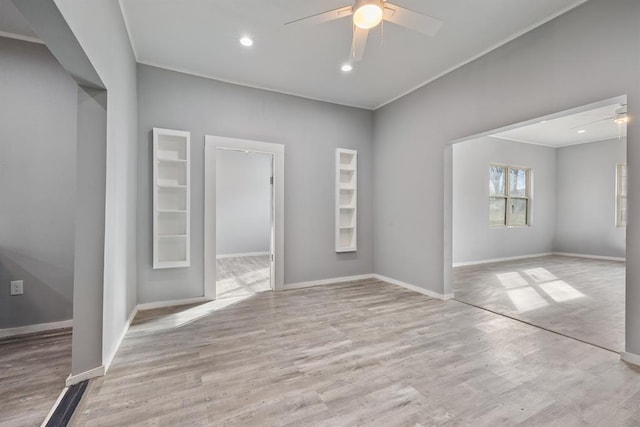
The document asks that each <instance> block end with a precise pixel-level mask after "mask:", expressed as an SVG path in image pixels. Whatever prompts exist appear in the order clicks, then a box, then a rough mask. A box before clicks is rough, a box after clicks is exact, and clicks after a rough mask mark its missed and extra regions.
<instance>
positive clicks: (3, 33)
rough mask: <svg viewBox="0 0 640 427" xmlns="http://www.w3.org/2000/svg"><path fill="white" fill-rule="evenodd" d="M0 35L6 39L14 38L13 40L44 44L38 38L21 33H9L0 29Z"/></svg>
mask: <svg viewBox="0 0 640 427" xmlns="http://www.w3.org/2000/svg"><path fill="white" fill-rule="evenodd" d="M0 37H6V38H8V39H15V40H22V41H23V42H29V43H38V44H45V43H44V42H43V41H42V40H40V39H39V38H37V37H31V36H23V35H22V34H16V33H9V32H6V31H0Z"/></svg>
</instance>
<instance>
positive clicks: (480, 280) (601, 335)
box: [453, 256, 625, 352]
mask: <svg viewBox="0 0 640 427" xmlns="http://www.w3.org/2000/svg"><path fill="white" fill-rule="evenodd" d="M453 277H454V278H453V289H454V296H455V299H457V300H459V301H464V302H468V303H470V304H473V305H476V306H479V307H483V308H487V309H489V310H492V311H495V312H497V313H500V314H505V315H507V316H510V317H513V318H516V319H520V320H523V321H525V322H528V323H531V324H533V325H536V326H540V327H543V328H546V329H549V330H552V331H555V332H558V333H561V334H564V335H567V336H570V337H573V338H577V339H580V340H583V341H586V342H588V343H592V344H595V345H598V346H601V347H605V348H608V349H611V350H614V351H618V352H621V351H623V350H624V313H625V307H624V301H625V282H624V281H625V264H624V262H619V261H606V260H597V259H587V258H575V257H566V256H546V257H538V258H527V259H522V260H515V261H507V262H499V263H492V264H482V265H475V266H468V267H457V268H455V269H454V275H453Z"/></svg>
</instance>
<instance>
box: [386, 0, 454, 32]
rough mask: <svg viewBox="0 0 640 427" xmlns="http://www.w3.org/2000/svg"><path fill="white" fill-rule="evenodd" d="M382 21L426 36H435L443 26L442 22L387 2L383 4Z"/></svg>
mask: <svg viewBox="0 0 640 427" xmlns="http://www.w3.org/2000/svg"><path fill="white" fill-rule="evenodd" d="M384 19H385V21H389V22H392V23H394V24H397V25H401V26H403V27H407V28H409V29H411V30H414V31H417V32H419V33H422V34H425V35H427V36H435V35H436V34H437V33H438V31H440V28H442V26H443V25H444V22H442V21H441V20H439V19H436V18H433V17H431V16H428V15H423V14H421V13H418V12H414V11H413V10H409V9H405V8H404V7H400V6H396V5H395V4H391V3H389V2H385V3H384Z"/></svg>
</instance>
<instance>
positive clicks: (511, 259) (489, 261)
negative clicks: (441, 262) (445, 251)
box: [453, 252, 555, 268]
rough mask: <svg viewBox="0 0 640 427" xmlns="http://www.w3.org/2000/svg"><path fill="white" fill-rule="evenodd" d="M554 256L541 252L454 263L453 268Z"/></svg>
mask: <svg viewBox="0 0 640 427" xmlns="http://www.w3.org/2000/svg"><path fill="white" fill-rule="evenodd" d="M549 255H555V254H554V253H553V252H543V253H538V254H530V255H518V256H510V257H506V258H489V259H481V260H477V261H465V262H454V263H453V267H454V268H455V267H467V266H469V265H481V264H491V263H494V262H504V261H515V260H518V259H526V258H539V257H543V256H549Z"/></svg>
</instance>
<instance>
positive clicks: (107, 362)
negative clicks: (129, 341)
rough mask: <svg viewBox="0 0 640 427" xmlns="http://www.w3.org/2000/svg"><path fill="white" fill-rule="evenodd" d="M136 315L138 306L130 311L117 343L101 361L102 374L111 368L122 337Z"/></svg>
mask: <svg viewBox="0 0 640 427" xmlns="http://www.w3.org/2000/svg"><path fill="white" fill-rule="evenodd" d="M136 314H138V306H137V305H136V306H135V307H134V308H133V311H131V314H130V315H129V318H128V319H127V322H126V323H125V324H124V326H123V327H122V332H120V337H119V338H118V341H116V345H115V346H114V347H113V351H112V352H111V354H109V355H108V356H107V357H106V359H105V360H103V361H102V365H103V366H104V373H105V374H106V373H107V371H108V370H109V367H111V363H112V362H113V359H114V357H116V353H117V352H118V349H119V348H120V345H121V344H122V340H123V339H124V336H125V335H127V332H128V331H129V326H131V322H133V319H134V318H135V317H136Z"/></svg>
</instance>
